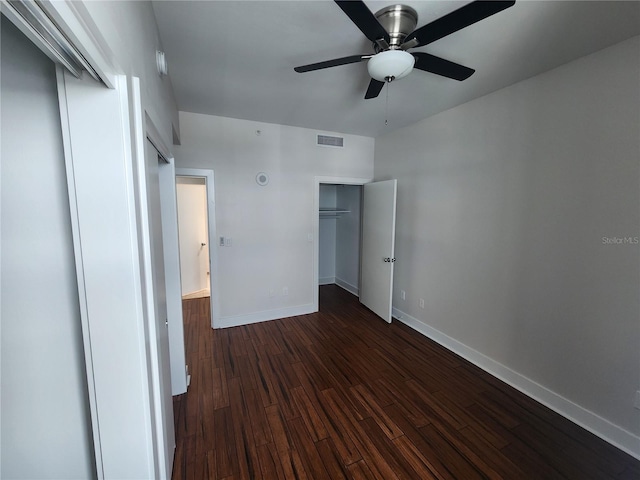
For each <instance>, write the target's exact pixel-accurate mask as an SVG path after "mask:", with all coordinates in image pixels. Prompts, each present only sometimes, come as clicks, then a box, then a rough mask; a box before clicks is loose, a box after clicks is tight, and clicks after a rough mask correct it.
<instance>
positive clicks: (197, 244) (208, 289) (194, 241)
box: [176, 168, 220, 328]
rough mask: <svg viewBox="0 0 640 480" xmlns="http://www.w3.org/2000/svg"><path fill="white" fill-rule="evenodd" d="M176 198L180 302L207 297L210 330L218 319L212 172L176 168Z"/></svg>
mask: <svg viewBox="0 0 640 480" xmlns="http://www.w3.org/2000/svg"><path fill="white" fill-rule="evenodd" d="M176 195H177V204H178V228H179V235H178V237H179V249H180V277H181V280H182V298H183V300H188V299H194V298H205V297H209V307H210V312H211V328H215V327H216V324H217V319H218V318H219V311H220V305H219V302H218V294H217V280H218V279H217V276H216V270H217V269H216V267H217V251H216V249H215V248H214V247H215V239H216V221H215V190H214V174H213V170H206V169H192V168H177V169H176Z"/></svg>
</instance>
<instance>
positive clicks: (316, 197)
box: [310, 176, 373, 312]
mask: <svg viewBox="0 0 640 480" xmlns="http://www.w3.org/2000/svg"><path fill="white" fill-rule="evenodd" d="M313 181H314V185H313V188H314V189H313V212H312V215H313V216H312V217H311V218H312V219H313V222H312V225H313V229H312V233H311V239H310V240H311V241H312V242H313V269H312V278H311V289H312V291H313V310H312V311H313V312H317V311H318V310H319V304H320V301H319V292H318V269H319V258H318V257H319V255H320V215H319V214H318V212H319V211H320V184H321V183H330V184H336V185H364V184H366V183H371V182H373V178H357V177H328V176H316V177H314V180H313Z"/></svg>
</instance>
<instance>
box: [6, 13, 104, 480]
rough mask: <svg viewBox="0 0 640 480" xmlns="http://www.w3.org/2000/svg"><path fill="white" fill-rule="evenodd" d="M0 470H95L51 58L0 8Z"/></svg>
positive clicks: (30, 474)
mask: <svg viewBox="0 0 640 480" xmlns="http://www.w3.org/2000/svg"><path fill="white" fill-rule="evenodd" d="M1 32H2V54H1V55H0V59H1V60H2V85H1V95H2V114H1V115H2V118H1V122H0V123H1V125H2V132H1V134H2V145H1V155H0V158H2V164H1V168H2V187H1V192H2V199H1V204H2V215H1V218H2V225H1V227H0V231H1V235H2V237H1V245H2V253H1V258H2V264H1V265H2V268H1V272H2V273H1V279H2V281H1V290H0V291H1V294H0V295H1V298H2V301H1V302H0V303H1V305H2V306H1V319H2V324H1V325H2V349H1V351H2V361H1V364H2V372H1V378H2V383H1V403H2V426H1V443H2V462H1V465H2V467H1V472H0V476H2V478H11V479H17V478H28V479H36V478H43V479H44V478H46V479H50V478H65V479H72V478H77V479H86V478H93V477H95V465H94V461H93V458H94V456H93V446H92V435H91V430H90V429H91V427H90V425H91V424H90V419H89V407H88V402H87V381H86V374H85V365H84V352H83V346H82V333H81V324H80V311H79V306H78V289H77V283H76V282H77V281H76V274H75V262H74V254H73V243H72V235H71V219H70V216H69V200H68V194H67V183H66V177H65V166H64V155H63V150H62V131H61V126H60V114H59V111H58V96H57V92H56V76H55V67H54V64H53V63H52V62H51V61H50V60H49V59H48V58H47V57H45V56H44V54H42V53H41V52H40V50H38V49H37V48H36V47H35V46H33V45H32V44H30V42H29V41H28V40H26V39H25V38H24V37H23V36H22V34H21V33H20V32H18V31H17V30H16V28H15V27H14V26H13V25H12V24H10V23H9V22H8V21H6V19H5V18H4V17H2V27H1Z"/></svg>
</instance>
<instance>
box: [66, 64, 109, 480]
mask: <svg viewBox="0 0 640 480" xmlns="http://www.w3.org/2000/svg"><path fill="white" fill-rule="evenodd" d="M56 81H57V85H58V104H59V107H60V120H61V122H62V125H61V126H62V145H63V150H64V157H65V162H64V163H65V169H66V173H67V191H68V195H69V214H70V217H71V235H72V237H73V253H74V257H75V264H76V265H75V266H76V277H77V281H78V301H79V308H80V324H81V327H82V344H83V346H84V363H85V371H86V375H87V388H88V392H87V398H88V400H89V411H90V412H91V432H92V435H93V450H94V455H95V462H96V475H97V478H98V480H101V479H103V478H104V466H103V459H102V446H101V440H100V423H99V422H98V396H97V393H96V379H95V376H94V370H93V352H92V345H91V330H90V328H89V311H88V307H87V289H86V285H85V277H84V259H83V255H82V242H81V237H80V224H79V222H80V220H79V218H78V198H77V196H76V179H75V172H74V162H73V150H72V148H71V132H70V128H71V127H70V124H69V115H68V111H67V90H66V88H65V83H64V68H63V67H62V65H56Z"/></svg>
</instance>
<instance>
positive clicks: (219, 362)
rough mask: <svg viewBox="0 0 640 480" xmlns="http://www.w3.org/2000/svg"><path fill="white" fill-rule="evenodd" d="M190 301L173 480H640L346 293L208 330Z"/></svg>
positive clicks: (601, 449)
mask: <svg viewBox="0 0 640 480" xmlns="http://www.w3.org/2000/svg"><path fill="white" fill-rule="evenodd" d="M208 303H209V299H208V298H205V299H197V300H186V301H185V302H184V312H185V336H186V346H187V362H188V364H189V368H190V372H191V386H190V387H189V391H188V393H186V394H184V395H181V396H178V397H175V399H174V412H175V422H176V437H177V448H176V455H175V461H174V472H173V479H174V480H179V479H203V478H210V479H245V478H246V479H249V478H264V479H279V478H286V479H289V478H292V479H293V478H298V479H304V478H308V479H324V478H330V479H334V478H354V479H364V478H378V479H383V480H390V479H394V478H404V479H430V478H437V479H464V480H467V479H477V478H491V479H494V478H505V479H556V478H568V479H607V478H613V479H635V480H638V479H640V462H638V461H637V460H635V459H633V458H632V457H630V456H629V455H627V454H625V453H623V452H621V451H620V450H618V449H616V448H614V447H613V446H611V445H609V444H608V443H606V442H604V441H602V440H600V439H599V438H597V437H596V436H594V435H592V434H590V433H588V432H587V431H585V430H583V429H582V428H580V427H578V426H576V425H575V424H573V423H571V422H569V421H568V420H566V419H564V418H563V417H561V416H559V415H557V414H556V413H554V412H552V411H551V410H549V409H547V408H545V407H543V406H542V405H540V404H539V403H537V402H535V401H533V400H531V399H530V398H528V397H526V396H525V395H523V394H521V393H519V392H518V391H516V390H514V389H513V388H511V387H509V386H507V385H505V384H504V383H502V382H501V381H499V380H497V379H495V378H494V377H492V376H491V375H489V374H487V373H485V372H484V371H482V370H480V369H479V368H477V367H475V366H473V365H472V364H470V363H468V362H467V361H465V360H463V359H461V358H460V357H458V356H456V355H455V354H453V353H451V352H449V351H448V350H446V349H444V348H443V347H441V346H439V345H438V344H436V343H434V342H432V341H431V340H429V339H427V338H426V337H423V336H422V335H420V334H419V333H416V332H414V331H413V330H411V329H410V328H409V327H407V326H405V325H403V324H402V323H400V322H398V321H394V322H393V323H392V324H390V325H389V324H386V323H385V322H383V321H382V320H380V319H378V318H377V317H375V316H374V315H373V314H372V313H371V312H369V311H368V310H367V309H366V308H364V307H362V306H361V305H360V304H359V303H358V301H357V299H356V298H355V297H354V296H352V295H351V294H349V293H347V292H345V291H343V290H342V289H340V288H339V287H336V286H324V287H321V290H320V305H321V311H320V312H319V313H317V314H313V315H307V316H301V317H292V318H287V319H283V320H274V321H271V322H264V323H258V324H253V325H248V326H242V327H235V328H228V329H223V330H215V331H214V330H212V329H211V328H209V310H208V309H209V305H208Z"/></svg>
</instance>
